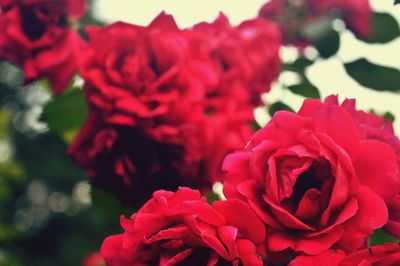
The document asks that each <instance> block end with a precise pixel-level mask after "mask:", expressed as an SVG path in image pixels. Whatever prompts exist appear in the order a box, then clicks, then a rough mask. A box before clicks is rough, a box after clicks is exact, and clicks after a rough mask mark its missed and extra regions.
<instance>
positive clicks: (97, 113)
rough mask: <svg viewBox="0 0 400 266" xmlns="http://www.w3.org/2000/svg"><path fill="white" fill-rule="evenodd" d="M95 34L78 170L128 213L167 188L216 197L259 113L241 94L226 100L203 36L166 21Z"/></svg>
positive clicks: (89, 49) (86, 72)
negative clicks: (229, 160) (201, 45)
mask: <svg viewBox="0 0 400 266" xmlns="http://www.w3.org/2000/svg"><path fill="white" fill-rule="evenodd" d="M87 32H88V36H89V41H88V44H87V45H86V46H85V47H84V49H82V51H81V55H80V59H81V60H80V61H81V62H80V72H81V75H82V77H83V79H84V80H85V85H84V92H85V94H86V97H87V100H88V103H89V107H90V115H89V118H88V119H87V121H86V122H85V125H84V126H83V128H82V129H81V131H80V133H79V134H78V137H77V138H76V139H75V141H74V142H73V144H72V145H71V147H70V149H69V154H70V155H71V156H72V157H73V158H74V160H75V162H76V164H77V165H78V166H81V167H85V168H87V169H88V173H89V175H90V176H91V177H92V178H93V183H94V184H95V185H96V186H99V187H101V188H105V189H107V190H109V191H111V192H113V193H115V194H116V195H117V196H118V197H120V198H121V199H122V200H123V201H124V202H125V203H127V204H130V205H132V204H134V203H135V201H136V202H137V201H143V200H146V199H148V198H149V197H150V196H151V193H152V192H153V191H155V190H157V189H161V188H164V189H169V190H175V189H176V188H177V187H178V186H179V185H185V186H190V187H195V188H202V189H205V190H207V189H208V190H209V189H210V187H211V185H212V183H213V182H214V181H216V180H219V178H220V176H221V174H222V173H221V172H220V164H221V163H222V161H223V158H224V157H225V155H226V154H227V153H229V152H232V151H234V150H236V149H240V148H242V147H244V145H245V143H246V141H247V139H248V137H249V136H250V135H251V131H252V129H251V126H250V122H251V121H253V112H252V111H253V105H252V104H250V102H249V101H248V102H247V103H243V102H242V98H241V96H242V95H243V94H242V92H243V91H242V90H239V89H238V90H236V89H233V87H232V91H228V90H226V91H224V92H221V93H220V92H219V91H218V89H217V87H218V85H217V84H218V80H219V78H220V77H219V76H216V74H215V73H216V71H215V68H214V65H213V62H212V61H211V60H210V59H209V58H208V57H204V56H203V55H201V53H202V52H206V51H205V50H202V51H201V52H200V50H199V49H198V48H197V43H196V42H195V40H197V37H196V38H194V35H195V33H193V32H190V31H188V30H180V29H179V28H178V27H177V26H176V24H175V22H174V20H173V19H172V17H171V16H168V15H166V14H164V13H161V14H160V15H159V16H158V17H157V18H156V19H155V20H154V21H153V22H152V23H151V24H150V25H149V26H148V27H139V26H135V25H131V24H126V23H115V24H112V25H110V26H107V27H104V28H98V27H89V28H88V29H87ZM212 90H213V91H215V92H216V94H217V95H216V94H213V93H210V92H211V91H212ZM221 90H222V88H221ZM245 93H246V92H245Z"/></svg>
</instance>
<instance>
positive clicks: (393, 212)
mask: <svg viewBox="0 0 400 266" xmlns="http://www.w3.org/2000/svg"><path fill="white" fill-rule="evenodd" d="M331 102H332V103H333V104H338V102H337V99H335V98H331ZM342 106H343V107H344V108H346V110H347V111H348V112H349V113H350V115H351V116H352V118H353V119H354V121H355V122H356V123H357V126H358V129H359V132H360V136H361V138H363V139H371V140H378V141H381V142H384V143H387V144H388V145H390V147H391V148H392V150H393V152H394V153H395V154H396V156H397V162H398V164H399V163H400V140H399V138H398V137H397V136H396V135H395V134H394V130H393V125H392V123H391V122H390V121H385V119H384V118H383V117H381V116H378V115H376V114H373V113H366V112H364V111H361V110H357V109H356V106H355V100H352V99H350V100H349V99H348V100H345V101H344V102H343V103H342ZM381 175H382V178H384V177H385V176H384V175H385V173H382V174H381ZM398 178H399V179H400V176H399V177H398ZM378 182H379V181H378ZM374 189H375V188H374ZM386 203H387V205H388V209H389V221H388V222H387V224H386V225H385V230H386V231H388V232H389V233H391V234H393V235H395V236H396V237H400V195H399V194H397V195H396V196H395V197H394V198H387V199H386Z"/></svg>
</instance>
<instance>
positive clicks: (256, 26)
mask: <svg viewBox="0 0 400 266" xmlns="http://www.w3.org/2000/svg"><path fill="white" fill-rule="evenodd" d="M193 32H194V33H195V34H197V35H196V37H197V38H198V40H197V45H198V46H200V47H198V48H199V49H200V50H201V52H198V54H202V55H203V56H205V57H207V58H210V59H211V61H212V62H213V64H214V67H215V71H216V73H218V75H217V76H218V78H219V81H218V83H217V84H216V86H215V87H213V90H211V91H209V95H213V96H214V97H215V96H216V95H220V94H226V93H227V91H232V90H240V91H243V92H242V97H241V98H240V99H241V101H242V102H243V103H245V104H247V105H248V104H249V103H250V104H251V102H249V100H252V102H253V104H256V105H257V104H259V103H260V95H261V93H263V92H268V91H269V90H270V85H271V82H272V81H273V80H274V79H275V78H276V77H277V75H278V72H279V69H280V59H279V49H280V44H281V35H280V32H279V29H278V27H277V25H275V24H273V23H271V22H269V21H267V20H263V19H254V20H248V21H245V22H243V23H242V24H240V25H239V26H238V27H233V26H231V25H230V23H229V20H228V19H227V17H226V16H225V15H224V14H222V13H221V14H220V15H219V17H218V18H217V19H216V20H215V21H214V22H213V23H205V22H203V23H199V24H197V25H195V26H194V28H193ZM201 45H203V47H202V46H201ZM237 101H239V99H238V100H237Z"/></svg>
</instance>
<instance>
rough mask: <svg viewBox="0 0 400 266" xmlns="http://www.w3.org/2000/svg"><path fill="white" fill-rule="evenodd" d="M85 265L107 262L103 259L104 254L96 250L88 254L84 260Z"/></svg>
mask: <svg viewBox="0 0 400 266" xmlns="http://www.w3.org/2000/svg"><path fill="white" fill-rule="evenodd" d="M82 265H83V266H106V262H105V261H104V259H103V256H101V254H100V252H94V253H91V254H89V255H87V256H86V257H85V258H84V260H83V262H82Z"/></svg>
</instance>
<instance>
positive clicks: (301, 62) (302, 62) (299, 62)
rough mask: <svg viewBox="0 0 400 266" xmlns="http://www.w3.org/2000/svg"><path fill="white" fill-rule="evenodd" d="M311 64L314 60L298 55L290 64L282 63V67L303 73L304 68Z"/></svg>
mask: <svg viewBox="0 0 400 266" xmlns="http://www.w3.org/2000/svg"><path fill="white" fill-rule="evenodd" d="M312 64H314V61H312V60H310V59H307V58H305V57H299V58H297V59H296V60H295V61H294V62H293V63H291V64H284V65H283V67H282V68H283V70H288V71H294V72H297V73H304V72H305V70H306V68H307V67H309V66H310V65H312Z"/></svg>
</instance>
